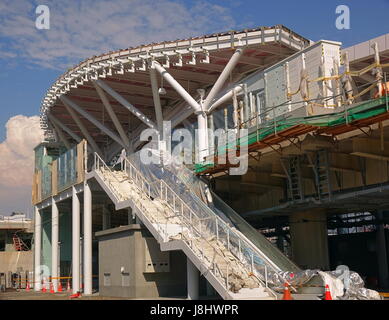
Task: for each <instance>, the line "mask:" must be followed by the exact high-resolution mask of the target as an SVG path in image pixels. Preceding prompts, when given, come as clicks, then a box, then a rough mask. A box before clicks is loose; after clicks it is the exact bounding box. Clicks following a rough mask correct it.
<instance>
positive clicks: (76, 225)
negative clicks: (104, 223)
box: [72, 187, 80, 293]
mask: <svg viewBox="0 0 389 320" xmlns="http://www.w3.org/2000/svg"><path fill="white" fill-rule="evenodd" d="M72 290H73V293H77V292H78V291H80V199H79V198H78V195H77V192H76V189H75V188H74V187H73V190H72Z"/></svg>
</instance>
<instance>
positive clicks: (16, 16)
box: [0, 0, 236, 70]
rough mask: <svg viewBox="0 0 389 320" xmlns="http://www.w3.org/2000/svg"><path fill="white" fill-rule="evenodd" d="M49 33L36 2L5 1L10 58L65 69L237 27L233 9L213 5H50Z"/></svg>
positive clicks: (166, 1)
mask: <svg viewBox="0 0 389 320" xmlns="http://www.w3.org/2000/svg"><path fill="white" fill-rule="evenodd" d="M45 4H46V5H48V7H49V8H50V13H51V18H50V30H38V29H36V28H35V18H36V14H35V8H36V6H37V5H38V3H37V2H35V1H29V0H18V1H14V0H2V4H0V25H1V28H0V37H3V38H4V39H6V41H7V42H8V44H7V46H3V48H2V50H0V58H4V59H6V58H7V57H9V56H10V55H17V57H19V58H22V59H24V60H25V61H27V62H32V63H34V64H36V65H39V66H43V67H47V68H54V69H61V70H63V69H64V68H66V67H71V66H72V65H73V64H75V63H78V62H79V61H81V60H83V59H86V58H88V57H90V56H93V55H98V54H101V53H104V52H108V51H111V50H115V49H122V48H128V47H131V46H136V45H140V44H148V43H151V42H157V41H164V40H176V39H180V38H186V37H190V36H197V35H202V34H205V33H212V32H218V31H225V30H229V29H232V28H233V27H234V26H236V23H235V21H234V19H233V18H232V17H231V12H230V11H229V9H227V8H226V7H224V6H222V5H216V4H213V3H211V2H209V1H206V0H203V1H193V2H192V4H185V3H183V2H179V1H175V0H158V1H155V0H115V1H105V0H82V1H77V2H76V1H53V0H52V1H46V2H45Z"/></svg>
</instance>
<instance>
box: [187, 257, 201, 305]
mask: <svg viewBox="0 0 389 320" xmlns="http://www.w3.org/2000/svg"><path fill="white" fill-rule="evenodd" d="M186 275H187V283H188V300H198V299H199V281H200V273H199V270H198V269H197V268H196V266H195V265H194V264H193V263H192V261H190V260H189V258H186Z"/></svg>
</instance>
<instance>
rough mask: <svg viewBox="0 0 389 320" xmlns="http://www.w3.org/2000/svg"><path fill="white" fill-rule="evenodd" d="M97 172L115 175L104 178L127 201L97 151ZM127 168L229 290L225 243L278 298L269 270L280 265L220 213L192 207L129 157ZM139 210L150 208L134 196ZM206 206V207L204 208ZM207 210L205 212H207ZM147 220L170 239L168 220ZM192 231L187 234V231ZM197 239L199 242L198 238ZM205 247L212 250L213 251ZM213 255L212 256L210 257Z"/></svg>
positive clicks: (119, 197)
mask: <svg viewBox="0 0 389 320" xmlns="http://www.w3.org/2000/svg"><path fill="white" fill-rule="evenodd" d="M94 169H95V171H96V172H102V169H103V170H104V172H105V173H106V174H107V175H109V176H110V177H111V179H106V178H105V177H102V176H104V175H103V174H100V177H101V178H102V179H103V180H104V181H105V182H106V183H107V185H108V187H109V188H110V189H111V190H112V191H113V194H114V196H115V200H116V201H117V202H120V201H124V200H125V195H122V194H121V190H120V189H119V188H117V186H116V185H115V183H112V181H116V183H121V182H123V181H124V180H122V181H120V179H119V178H118V177H117V174H115V172H114V171H112V170H111V168H109V167H108V166H107V165H106V164H105V162H104V161H103V160H102V159H101V158H100V156H99V155H97V154H95V166H94ZM124 171H125V172H126V173H127V176H128V179H129V181H132V182H133V183H134V185H135V186H136V187H137V188H138V190H140V191H141V192H142V194H143V195H144V196H146V197H147V198H148V199H151V200H154V199H156V198H157V199H158V198H159V199H160V200H161V201H164V202H165V203H166V205H167V206H168V207H169V208H170V209H171V211H172V213H173V215H170V216H169V219H170V218H178V219H179V221H180V222H181V233H180V237H181V240H182V241H184V242H185V243H186V244H187V245H188V246H189V248H190V249H191V250H192V252H193V253H194V254H195V255H196V256H197V257H198V258H199V259H200V260H201V261H202V263H203V265H204V266H205V267H206V269H207V272H211V273H212V274H213V275H214V276H215V278H217V279H218V280H219V281H220V282H221V283H222V285H223V286H224V287H225V289H226V290H228V291H229V290H230V287H229V286H230V281H229V275H230V273H231V272H230V271H231V270H232V262H231V261H230V260H228V259H227V258H226V257H225V256H224V254H223V252H222V250H221V249H220V247H218V246H217V244H220V243H222V244H223V245H224V247H225V248H226V250H227V251H228V252H230V253H231V254H232V255H233V256H234V257H235V258H236V261H235V265H236V264H239V265H240V266H241V268H242V269H243V270H246V271H248V273H250V275H251V276H253V277H255V279H256V280H257V283H258V285H259V286H261V287H263V288H264V290H265V291H266V292H267V293H268V294H269V295H270V296H271V295H273V296H274V297H276V295H275V293H274V292H273V291H272V290H270V289H269V288H268V282H267V279H268V271H269V270H270V271H274V272H277V271H278V270H277V268H276V267H275V266H274V265H273V264H272V263H271V261H270V260H268V258H267V257H265V256H263V255H262V254H260V253H258V250H256V248H255V247H254V246H253V245H251V244H250V243H248V242H247V241H246V240H244V239H242V238H241V235H240V234H238V232H237V231H235V230H233V229H232V228H231V227H230V226H229V225H228V224H227V223H226V222H224V221H223V220H222V219H221V218H220V217H219V216H218V215H216V214H215V213H214V212H213V211H212V210H211V209H209V208H208V207H206V208H205V211H206V212H205V215H203V216H201V215H200V214H198V213H196V212H195V211H194V210H193V209H192V208H190V207H189V206H188V205H187V204H186V203H185V201H184V200H183V199H182V198H181V197H180V196H179V195H178V194H177V193H176V192H175V191H174V190H173V189H172V188H171V187H170V186H169V185H168V184H167V183H166V182H165V181H164V180H162V179H159V180H154V181H149V180H147V179H146V178H145V177H144V175H143V174H142V173H141V172H140V171H139V170H138V169H137V168H136V167H135V166H134V165H133V164H132V163H131V162H130V161H129V160H128V159H126V160H125V166H124ZM132 201H133V202H134V204H135V205H137V206H138V209H141V210H142V212H145V213H147V212H148V210H149V207H147V206H146V205H145V204H144V201H142V199H139V198H138V199H132ZM202 209H204V207H203V208H202ZM203 213H204V212H203ZM145 216H146V219H148V220H149V222H151V224H152V225H153V227H154V228H156V229H157V231H158V233H159V234H160V235H163V236H162V238H163V240H164V242H168V241H170V239H169V232H168V220H166V224H165V225H162V224H161V223H160V222H159V221H157V220H156V219H155V218H154V217H153V215H151V214H148V215H145ZM185 230H187V231H188V232H187V233H185V232H184V231H185ZM212 238H213V239H216V241H217V242H216V244H215V243H213V242H211V241H209V239H212ZM194 240H197V241H194ZM205 250H208V251H209V250H211V251H212V253H211V254H210V253H209V252H207V254H205V252H204V251H205ZM210 257H212V259H210ZM215 257H218V258H219V259H220V260H222V261H223V262H224V263H223V265H224V267H225V270H224V271H223V270H222V268H221V267H220V265H219V264H220V262H219V263H215V260H216V259H215Z"/></svg>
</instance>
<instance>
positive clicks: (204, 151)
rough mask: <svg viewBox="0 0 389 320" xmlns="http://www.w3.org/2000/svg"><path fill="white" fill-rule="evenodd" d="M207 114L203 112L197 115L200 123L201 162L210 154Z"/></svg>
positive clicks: (199, 145)
mask: <svg viewBox="0 0 389 320" xmlns="http://www.w3.org/2000/svg"><path fill="white" fill-rule="evenodd" d="M207 122H208V121H207V115H206V114H205V113H204V112H202V113H199V114H198V115H197V124H198V130H197V132H198V135H197V139H198V148H199V162H204V158H205V157H206V156H208V123H207Z"/></svg>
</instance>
